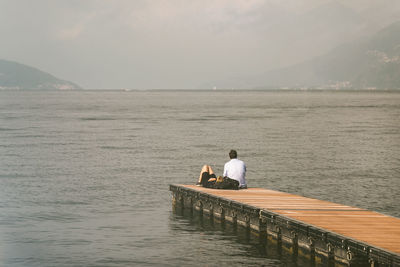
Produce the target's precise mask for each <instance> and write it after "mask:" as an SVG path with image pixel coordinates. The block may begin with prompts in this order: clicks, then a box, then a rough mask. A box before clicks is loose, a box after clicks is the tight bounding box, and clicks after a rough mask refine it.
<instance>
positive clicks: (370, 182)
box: [0, 91, 400, 266]
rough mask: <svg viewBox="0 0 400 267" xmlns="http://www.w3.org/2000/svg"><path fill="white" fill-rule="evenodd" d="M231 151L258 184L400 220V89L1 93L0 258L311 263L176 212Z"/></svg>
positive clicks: (62, 262)
mask: <svg viewBox="0 0 400 267" xmlns="http://www.w3.org/2000/svg"><path fill="white" fill-rule="evenodd" d="M230 149H237V151H238V154H239V158H240V159H242V160H244V161H245V162H246V165H247V169H248V173H247V180H248V184H249V186H250V187H264V188H270V189H274V190H280V191H285V192H290V193H295V194H300V195H304V196H307V197H312V198H318V199H323V200H328V201H334V202H338V203H342V204H346V205H351V206H357V207H361V208H366V209H370V210H375V211H378V212H382V213H385V214H389V215H393V216H397V217H400V205H399V203H400V92H294V91H293V92H280V91H269V92H261V91H247V92H246V91H224V92H220V91H184V92H183V91H132V92H121V91H118V92H112V91H111V92H110V91H82V92H72V91H71V92H67V91H65V92H62V91H56V92H44V91H40V92H31V91H0V265H1V266H179V265H181V266H191V265H201V266H215V265H218V264H220V265H223V266H229V265H234V266H235V265H246V266H259V265H261V264H264V265H265V266H301V265H302V264H301V262H299V261H296V260H293V259H292V257H290V256H285V255H283V254H281V253H277V252H276V251H274V249H273V248H269V247H268V246H263V245H262V244H260V243H259V242H258V241H257V240H255V239H254V237H252V236H251V235H249V234H248V233H247V232H245V231H243V230H242V229H233V228H231V226H229V225H216V224H213V223H212V222H210V221H207V220H206V219H205V218H198V217H196V216H187V215H185V214H179V213H175V212H173V211H172V206H171V193H170V192H169V184H171V183H187V184H193V183H195V181H196V179H197V178H198V175H199V172H200V168H201V166H202V165H203V164H211V165H212V166H213V167H214V170H215V171H216V172H217V174H221V173H222V170H223V164H224V163H225V162H226V161H228V152H229V150H230Z"/></svg>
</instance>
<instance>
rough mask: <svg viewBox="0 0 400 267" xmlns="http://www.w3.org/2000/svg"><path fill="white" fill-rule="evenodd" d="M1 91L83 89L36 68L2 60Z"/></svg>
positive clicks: (0, 73) (0, 65) (0, 64)
mask: <svg viewBox="0 0 400 267" xmlns="http://www.w3.org/2000/svg"><path fill="white" fill-rule="evenodd" d="M0 89H32V90H74V89H81V88H80V87H79V86H78V85H76V84H74V83H72V82H69V81H64V80H60V79H58V78H56V77H54V76H53V75H51V74H49V73H46V72H43V71H41V70H38V69H36V68H33V67H29V66H26V65H23V64H19V63H17V62H13V61H7V60H1V59H0Z"/></svg>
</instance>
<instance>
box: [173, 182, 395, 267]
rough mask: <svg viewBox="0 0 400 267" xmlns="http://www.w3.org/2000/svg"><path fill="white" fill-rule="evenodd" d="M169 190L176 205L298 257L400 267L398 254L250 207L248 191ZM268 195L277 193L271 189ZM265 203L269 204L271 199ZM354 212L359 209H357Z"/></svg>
mask: <svg viewBox="0 0 400 267" xmlns="http://www.w3.org/2000/svg"><path fill="white" fill-rule="evenodd" d="M261 190H262V189H261ZM170 191H172V202H173V205H174V206H176V207H181V208H188V209H193V210H197V211H199V212H202V213H203V214H206V215H210V216H213V217H214V218H217V219H220V220H224V221H227V222H230V223H233V224H236V225H239V226H242V227H246V228H249V229H251V230H252V231H255V232H260V233H262V234H265V235H266V237H267V238H269V239H272V240H274V241H276V242H277V243H278V244H281V245H282V246H284V247H285V248H287V250H289V251H291V252H292V253H293V254H295V255H302V256H305V257H307V258H312V259H316V258H319V259H323V261H324V262H334V263H335V264H336V265H337V264H339V265H345V266H371V267H372V266H374V267H375V266H391V267H397V266H400V255H399V254H397V253H395V252H392V251H388V250H385V249H382V248H378V247H375V246H374V245H371V244H367V243H365V242H361V241H358V240H355V239H352V238H350V237H346V236H344V235H341V234H338V233H335V232H332V231H330V230H327V229H325V228H321V227H318V226H315V225H313V224H309V223H306V222H304V221H300V220H298V219H295V218H291V217H290V216H286V215H282V214H281V213H282V212H281V213H279V212H277V211H272V210H268V209H264V208H260V206H262V205H260V204H256V205H253V204H248V203H246V202H251V201H249V200H248V199H250V198H249V197H248V196H247V195H249V196H250V195H251V192H250V191H248V190H239V191H232V190H212V189H205V188H201V187H197V188H196V187H194V186H186V185H170ZM228 191H229V192H228ZM245 191H248V192H246V193H247V195H246V196H241V199H245V200H248V201H238V200H235V197H232V196H235V195H238V196H239V194H241V193H242V195H243V192H245ZM268 192H274V191H271V190H268ZM275 192H276V191H275ZM277 193H280V192H277ZM282 194H285V193H282ZM231 195H232V196H231ZM292 196H295V195H292ZM296 197H299V196H296ZM236 198H238V197H236ZM253 198H255V199H256V200H257V201H255V200H253V202H254V203H258V202H260V203H261V200H263V199H262V197H261V196H257V197H253ZM299 198H302V197H299ZM274 200H275V199H274ZM264 201H268V198H265V199H264ZM271 202H272V200H271ZM331 204H335V203H331ZM335 205H339V204H335ZM355 211H357V212H358V211H359V210H358V209H356V208H355Z"/></svg>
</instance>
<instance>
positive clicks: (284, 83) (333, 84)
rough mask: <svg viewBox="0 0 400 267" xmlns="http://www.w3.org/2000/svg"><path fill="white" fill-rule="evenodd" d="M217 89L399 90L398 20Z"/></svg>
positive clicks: (399, 32)
mask: <svg viewBox="0 0 400 267" xmlns="http://www.w3.org/2000/svg"><path fill="white" fill-rule="evenodd" d="M216 86H217V87H218V88H257V89H277V88H281V89H298V88H310V89H311V88H316V89H400V21H399V22H396V23H393V24H391V25H390V26H388V27H385V28H384V29H382V30H380V31H378V32H377V33H375V34H373V35H372V36H370V37H368V38H365V37H364V38H360V39H358V40H356V41H353V42H350V43H345V44H343V45H340V46H338V47H336V48H334V49H333V50H331V51H329V52H327V53H325V54H323V55H321V56H318V57H315V58H313V59H311V60H307V61H304V62H302V63H299V64H296V65H292V66H289V67H285V68H278V69H275V70H271V71H267V72H265V73H261V74H258V75H254V76H253V77H239V78H236V79H232V80H231V81H224V82H221V83H216Z"/></svg>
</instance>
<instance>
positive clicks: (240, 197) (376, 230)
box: [181, 185, 400, 254]
mask: <svg viewBox="0 0 400 267" xmlns="http://www.w3.org/2000/svg"><path fill="white" fill-rule="evenodd" d="M181 186H183V187H186V188H190V189H192V190H196V191H199V192H204V193H207V194H212V195H215V196H217V197H222V198H225V199H229V200H233V201H237V202H240V203H243V204H247V205H251V206H254V207H257V208H259V209H262V210H269V211H272V212H274V213H277V214H281V215H283V216H286V217H289V218H293V219H295V220H297V221H301V222H303V223H306V224H309V225H313V226H315V227H318V228H322V229H326V230H327V231H329V232H334V233H337V234H340V235H342V236H345V237H347V238H349V239H353V240H358V241H361V242H363V243H367V244H369V245H371V246H374V247H378V248H382V249H384V250H386V251H389V252H393V253H396V254H400V219H398V218H395V217H391V216H387V215H384V214H380V213H377V212H373V211H368V210H363V209H360V208H355V207H350V206H345V205H341V204H336V203H332V202H328V201H322V200H317V199H312V198H306V197H302V196H298V195H293V194H288V193H284V192H278V191H273V190H267V189H262V188H249V189H246V190H238V191H236V190H217V189H208V188H204V187H197V186H194V185H181Z"/></svg>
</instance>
